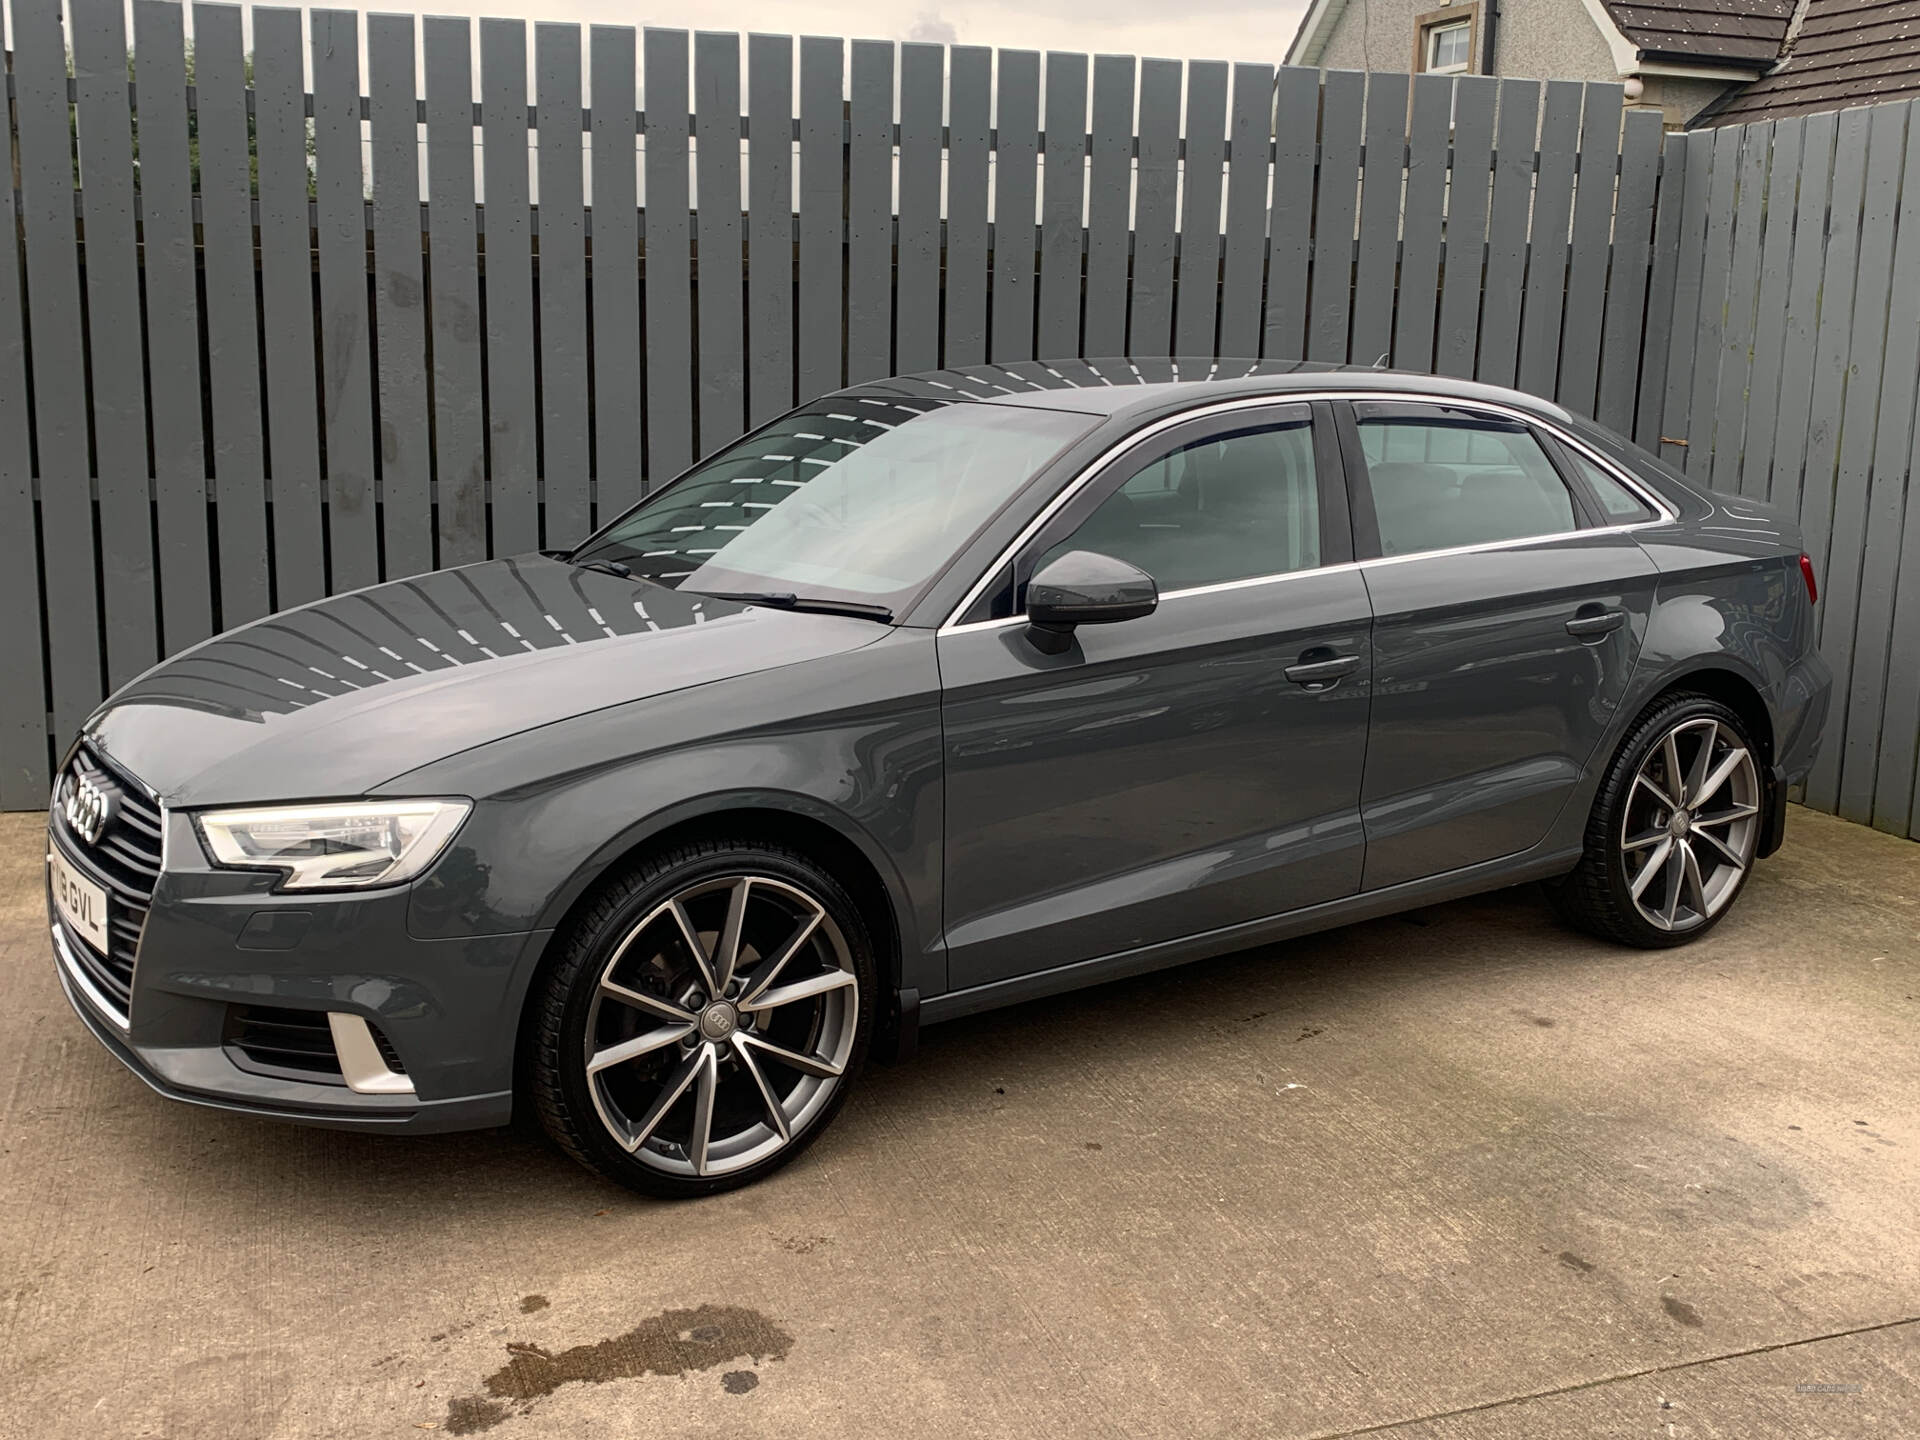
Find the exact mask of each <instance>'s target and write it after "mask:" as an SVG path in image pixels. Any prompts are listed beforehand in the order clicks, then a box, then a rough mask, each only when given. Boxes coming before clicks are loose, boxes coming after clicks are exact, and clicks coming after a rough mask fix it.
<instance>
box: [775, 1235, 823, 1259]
mask: <svg viewBox="0 0 1920 1440" xmlns="http://www.w3.org/2000/svg"><path fill="white" fill-rule="evenodd" d="M832 1243H833V1237H832V1236H829V1235H786V1236H779V1237H776V1238H775V1240H774V1244H776V1245H778V1246H779V1247H780V1248H781V1249H782V1250H785V1251H786V1252H787V1253H788V1254H789V1255H811V1254H812V1253H813V1252H814V1251H815V1250H818V1249H819V1248H820V1247H821V1246H822V1245H831V1244H832Z"/></svg>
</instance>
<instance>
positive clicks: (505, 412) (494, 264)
mask: <svg viewBox="0 0 1920 1440" xmlns="http://www.w3.org/2000/svg"><path fill="white" fill-rule="evenodd" d="M480 130H481V139H482V146H481V155H480V163H481V174H482V177H483V181H484V184H485V190H484V191H483V194H484V195H485V200H484V202H483V204H484V209H485V213H486V230H487V266H486V275H485V277H484V284H485V287H486V289H485V295H486V314H487V369H486V381H487V463H488V475H489V478H490V480H491V494H492V497H493V503H492V505H491V507H490V512H491V517H492V532H491V533H492V553H493V554H495V555H517V554H519V553H521V552H522V551H525V550H533V549H537V548H538V547H539V544H540V501H539V495H540V490H539V459H538V455H539V451H538V448H537V446H538V443H539V434H540V431H539V423H540V422H539V419H538V412H537V411H536V409H535V405H536V399H535V396H534V393H533V367H532V365H530V364H528V363H527V362H528V359H529V358H530V357H531V356H532V355H533V353H534V341H533V333H534V332H533V249H532V233H531V232H532V216H531V214H530V213H529V211H528V208H527V191H528V180H527V27H526V26H525V25H524V24H523V23H521V22H520V21H518V20H482V21H481V22H480Z"/></svg>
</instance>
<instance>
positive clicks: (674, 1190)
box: [534, 843, 874, 1195]
mask: <svg viewBox="0 0 1920 1440" xmlns="http://www.w3.org/2000/svg"><path fill="white" fill-rule="evenodd" d="M873 975H874V967H873V963H872V958H871V950H870V947H869V946H868V944H867V941H866V936H865V933H864V931H863V930H862V929H861V927H860V922H859V918H858V912H857V911H856V910H855V908H854V907H853V905H852V903H851V901H850V900H849V899H848V897H847V896H846V894H845V892H844V891H843V890H842V889H841V887H840V886H839V885H838V884H837V883H836V882H835V881H834V880H833V879H832V878H831V877H830V876H828V875H826V874H825V873H824V872H821V871H818V870H817V869H815V867H814V866H812V865H811V864H810V863H809V862H807V861H805V860H804V859H802V858H801V857H800V856H798V855H794V854H791V853H789V852H786V851H784V850H778V849H772V848H767V847H757V846H755V847H748V846H744V845H731V844H725V843H722V844H718V845H702V846H698V847H693V848H692V849H691V850H689V851H685V852H676V853H674V854H671V855H668V856H664V857H661V860H660V861H659V862H654V863H650V864H648V865H646V866H643V867H642V868H641V869H639V870H638V871H636V872H635V873H634V874H633V875H631V876H629V877H627V879H626V880H625V881H623V882H622V883H620V884H619V885H617V886H616V887H615V888H614V890H613V892H612V893H611V894H610V895H609V896H608V897H606V898H605V899H604V900H602V901H601V902H600V904H598V905H596V906H595V907H594V909H593V910H592V911H590V912H589V913H588V914H587V915H586V916H584V917H582V921H581V924H580V926H579V928H578V929H577V931H576V934H575V937H574V940H573V943H572V944H571V945H570V946H569V948H568V951H567V953H566V955H565V957H564V958H563V960H562V962H561V963H560V964H559V965H558V966H557V967H556V969H555V970H554V972H553V973H552V974H551V975H550V976H549V977H548V981H547V989H546V995H545V1003H544V1007H543V1008H544V1011H545V1013H546V1015H547V1016H548V1018H549V1019H550V1020H551V1022H552V1024H551V1025H550V1026H548V1027H543V1030H544V1032H545V1033H543V1036H542V1037H541V1038H542V1041H543V1042H546V1041H548V1040H550V1041H551V1050H549V1049H548V1047H547V1044H546V1043H542V1045H541V1048H540V1050H539V1052H538V1055H537V1058H536V1061H535V1066H534V1072H535V1073H534V1090H535V1099H536V1102H538V1104H539V1107H540V1112H541V1119H542V1121H543V1122H544V1123H545V1124H546V1127H547V1129H548V1132H549V1133H550V1134H552V1135H553V1137H554V1138H555V1139H556V1140H558V1141H559V1142H560V1144H561V1146H562V1147H563V1148H564V1149H566V1150H568V1151H569V1153H571V1154H573V1155H574V1156H575V1158H577V1159H579V1160H581V1161H583V1162H584V1163H586V1164H587V1165H589V1166H590V1167H591V1168H593V1169H596V1170H599V1171H600V1172H601V1173H603V1174H605V1175H607V1176H608V1177H609V1178H612V1179H616V1180H619V1181H621V1182H622V1183H624V1184H627V1185H630V1186H633V1187H634V1188H636V1189H640V1190H645V1191H648V1192H650V1193H653V1194H660V1195H695V1194H704V1193H708V1192H710V1191H714V1190H721V1189H727V1188H730V1187H731V1186H734V1185H739V1184H744V1183H747V1182H748V1181H751V1180H754V1179H758V1178H759V1177H760V1176H762V1175H764V1174H766V1173H768V1172H769V1171H771V1170H773V1169H775V1168H777V1167H778V1166H780V1165H781V1164H784V1163H785V1162H786V1161H787V1160H789V1159H791V1158H792V1157H793V1155H794V1154H796V1153H797V1152H798V1151H799V1150H800V1149H801V1148H803V1147H804V1145H805V1144H806V1143H807V1142H808V1141H810V1140H811V1139H812V1138H813V1136H814V1135H816V1134H817V1133H818V1132H819V1131H820V1130H821V1129H822V1128H824V1126H825V1124H826V1123H827V1121H828V1120H829V1119H830V1118H831V1117H832V1115H833V1113H834V1112H835V1111H836V1110H837V1109H838V1108H839V1105H840V1102H841V1100H842V1099H843V1098H844V1094H845V1090H846V1087H847V1086H848V1085H849V1084H850V1083H851V1081H852V1078H853V1075H854V1073H855V1072H856V1071H857V1070H858V1068H859V1065H860V1062H861V1061H862V1060H864V1058H865V1055H866V1050H867V1045H868V1041H869V1037H870V1033H871V1030H872V1014H873V988H874V980H873Z"/></svg>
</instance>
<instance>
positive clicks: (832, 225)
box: [799, 35, 846, 400]
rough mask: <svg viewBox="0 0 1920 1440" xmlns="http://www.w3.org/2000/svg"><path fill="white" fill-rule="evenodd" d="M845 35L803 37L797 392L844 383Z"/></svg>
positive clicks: (805, 394)
mask: <svg viewBox="0 0 1920 1440" xmlns="http://www.w3.org/2000/svg"><path fill="white" fill-rule="evenodd" d="M843 69H844V55H843V52H842V47H841V42H840V41H838V40H835V39H829V38H826V37H824V36H819V35H808V36H804V37H802V39H801V41H800V306H799V313H800V398H801V399H802V400H811V399H812V398H813V397H814V396H816V395H824V394H826V393H827V392H828V391H829V390H837V389H839V388H840V386H841V384H842V383H843V382H842V379H841V374H842V365H843V361H842V356H841V351H840V336H841V326H842V324H843V318H844V317H843V316H842V313H841V308H842V307H841V293H840V280H841V276H840V266H841V253H840V252H841V243H842V233H843V232H842V219H841V217H842V214H843V207H844V205H845V203H846V202H845V196H844V193H843V190H842V184H841V180H842V171H843V163H842V159H841V142H842V137H843V135H844V133H845V123H846V122H845V120H844V118H843V111H842V103H843V102H842V100H841V95H842V84H843V73H842V72H843Z"/></svg>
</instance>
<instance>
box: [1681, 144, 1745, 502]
mask: <svg viewBox="0 0 1920 1440" xmlns="http://www.w3.org/2000/svg"><path fill="white" fill-rule="evenodd" d="M1739 177H1740V128H1739V127H1738V126H1728V127H1727V128H1725V129H1722V130H1716V131H1715V132H1713V172H1712V178H1711V180H1710V181H1709V184H1708V189H1707V228H1706V239H1705V241H1704V243H1703V245H1702V248H1701V252H1700V309H1699V315H1698V325H1697V327H1696V328H1695V331H1694V337H1693V387H1692V390H1691V392H1690V393H1689V397H1688V401H1687V440H1688V442H1689V443H1688V446H1687V463H1686V471H1687V474H1688V475H1689V476H1691V477H1692V478H1693V479H1695V480H1697V481H1699V482H1700V483H1701V484H1703V485H1704V484H1705V483H1706V482H1707V478H1708V473H1709V471H1710V469H1711V467H1712V465H1713V420H1714V413H1713V399H1714V396H1715V394H1716V393H1717V390H1718V386H1719V383H1720V347H1721V341H1722V338H1723V336H1724V335H1725V332H1726V315H1727V310H1726V301H1727V275H1728V272H1729V271H1730V270H1731V269H1732V268H1733V200H1734V194H1735V187H1736V186H1737V185H1738V183H1739Z"/></svg>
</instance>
